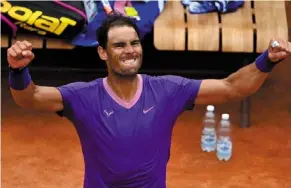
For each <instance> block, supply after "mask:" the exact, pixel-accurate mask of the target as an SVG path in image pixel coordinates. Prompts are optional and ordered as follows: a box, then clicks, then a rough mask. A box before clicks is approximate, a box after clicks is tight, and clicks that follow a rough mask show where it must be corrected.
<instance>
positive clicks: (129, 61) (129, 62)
mask: <svg viewBox="0 0 291 188" xmlns="http://www.w3.org/2000/svg"><path fill="white" fill-rule="evenodd" d="M136 62H137V61H136V58H134V59H130V60H124V61H122V63H124V64H126V65H133V64H136Z"/></svg>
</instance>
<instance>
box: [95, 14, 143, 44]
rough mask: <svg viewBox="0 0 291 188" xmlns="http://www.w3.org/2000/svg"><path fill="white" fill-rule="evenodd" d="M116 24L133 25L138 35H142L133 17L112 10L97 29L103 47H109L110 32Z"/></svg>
mask: <svg viewBox="0 0 291 188" xmlns="http://www.w3.org/2000/svg"><path fill="white" fill-rule="evenodd" d="M116 26H129V27H133V28H134V30H135V31H136V33H137V35H138V37H140V34H139V29H138V27H137V25H136V23H135V21H134V20H133V18H129V17H127V16H124V15H122V14H121V13H119V12H111V13H110V14H108V15H107V17H106V19H105V20H104V21H103V22H102V24H101V26H100V27H99V28H98V29H97V31H96V38H97V41H98V43H99V45H100V46H101V47H103V48H106V47H107V42H108V32H109V30H110V29H111V28H113V27H116Z"/></svg>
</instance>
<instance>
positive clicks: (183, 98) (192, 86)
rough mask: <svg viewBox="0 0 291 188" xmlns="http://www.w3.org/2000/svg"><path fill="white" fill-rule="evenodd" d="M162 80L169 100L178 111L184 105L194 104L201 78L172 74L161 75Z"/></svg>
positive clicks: (182, 108) (181, 109) (183, 107)
mask: <svg viewBox="0 0 291 188" xmlns="http://www.w3.org/2000/svg"><path fill="white" fill-rule="evenodd" d="M162 80H163V87H164V88H163V89H164V90H165V91H166V93H167V96H168V97H169V102H170V103H173V106H175V107H176V108H177V109H178V110H179V111H183V110H184V109H185V108H186V106H189V105H190V106H191V105H194V103H195V99H196V97H197V96H198V93H199V90H200V86H201V82H202V80H197V79H189V78H185V77H181V76H174V75H167V76H162Z"/></svg>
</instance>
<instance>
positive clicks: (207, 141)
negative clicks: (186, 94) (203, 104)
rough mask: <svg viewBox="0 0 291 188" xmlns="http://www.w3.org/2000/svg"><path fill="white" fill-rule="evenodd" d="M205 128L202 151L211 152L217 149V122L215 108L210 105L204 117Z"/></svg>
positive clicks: (202, 137)
mask: <svg viewBox="0 0 291 188" xmlns="http://www.w3.org/2000/svg"><path fill="white" fill-rule="evenodd" d="M203 123H204V127H203V131H202V136H201V148H202V151H206V152H211V151H215V148H216V130H215V127H216V122H215V114H214V106H212V105H208V106H207V111H206V114H205V117H204V121H203Z"/></svg>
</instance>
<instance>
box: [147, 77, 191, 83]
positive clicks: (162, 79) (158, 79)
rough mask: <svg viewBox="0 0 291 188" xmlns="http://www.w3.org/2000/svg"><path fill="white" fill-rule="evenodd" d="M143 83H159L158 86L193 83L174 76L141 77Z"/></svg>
mask: <svg viewBox="0 0 291 188" xmlns="http://www.w3.org/2000/svg"><path fill="white" fill-rule="evenodd" d="M143 78H144V80H145V81H148V82H150V83H160V84H170V85H172V84H173V85H180V84H182V83H183V82H189V81H194V80H191V79H188V78H185V77H182V76H176V75H162V76H151V75H143Z"/></svg>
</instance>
